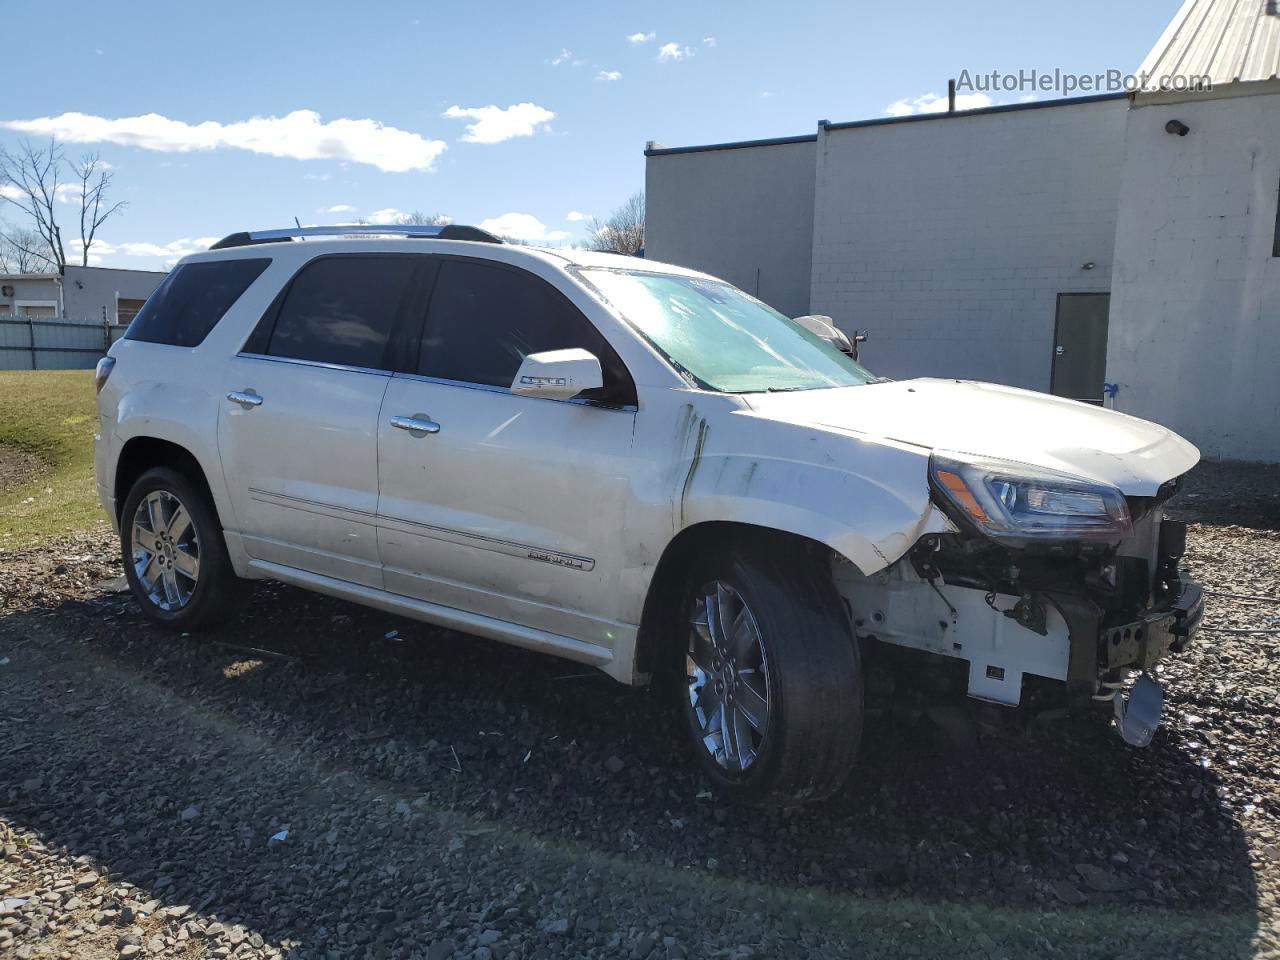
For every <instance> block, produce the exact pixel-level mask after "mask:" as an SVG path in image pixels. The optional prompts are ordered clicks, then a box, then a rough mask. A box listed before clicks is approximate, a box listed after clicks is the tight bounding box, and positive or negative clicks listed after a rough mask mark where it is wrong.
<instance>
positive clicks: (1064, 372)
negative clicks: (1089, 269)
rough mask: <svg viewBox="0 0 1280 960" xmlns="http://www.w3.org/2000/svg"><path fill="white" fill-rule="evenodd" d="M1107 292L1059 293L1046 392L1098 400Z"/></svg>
mask: <svg viewBox="0 0 1280 960" xmlns="http://www.w3.org/2000/svg"><path fill="white" fill-rule="evenodd" d="M1110 309H1111V294H1109V293H1060V294H1058V318H1057V321H1056V323H1055V324H1054V332H1053V374H1052V377H1051V379H1050V381H1049V392H1050V393H1052V394H1054V395H1055V396H1059V397H1070V398H1071V399H1072V400H1084V401H1087V402H1088V403H1098V404H1100V403H1102V382H1103V379H1104V378H1105V377H1106V375H1107V314H1108V312H1109V311H1110Z"/></svg>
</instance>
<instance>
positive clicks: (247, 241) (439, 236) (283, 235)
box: [209, 223, 502, 250]
mask: <svg viewBox="0 0 1280 960" xmlns="http://www.w3.org/2000/svg"><path fill="white" fill-rule="evenodd" d="M358 236H375V237H385V236H399V237H416V238H427V239H432V240H474V241H476V242H478V243H502V238H501V237H498V236H494V235H493V234H492V233H490V232H489V231H488V230H481V229H480V228H479V227H468V226H464V225H463V224H460V223H445V224H420V223H353V224H337V225H335V226H332V227H284V228H282V229H279V230H249V231H242V232H241V233H233V234H230V235H228V236H225V237H223V238H222V239H221V240H219V241H218V242H217V243H215V244H214V245H213V246H211V247H210V248H209V249H210V250H226V249H227V248H228V247H247V246H251V245H252V244H255V243H275V242H277V241H279V240H293V239H294V238H297V237H358Z"/></svg>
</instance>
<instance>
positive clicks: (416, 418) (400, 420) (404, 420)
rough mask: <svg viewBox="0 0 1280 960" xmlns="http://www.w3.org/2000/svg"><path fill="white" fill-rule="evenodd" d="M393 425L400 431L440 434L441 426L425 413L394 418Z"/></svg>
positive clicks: (392, 419)
mask: <svg viewBox="0 0 1280 960" xmlns="http://www.w3.org/2000/svg"><path fill="white" fill-rule="evenodd" d="M391 425H392V426H393V427H395V428H396V429H398V430H408V431H409V432H410V433H439V432H440V424H438V423H436V422H435V421H434V420H432V419H431V418H430V417H428V416H427V415H426V414H425V413H415V414H414V415H413V416H412V417H392V418H391Z"/></svg>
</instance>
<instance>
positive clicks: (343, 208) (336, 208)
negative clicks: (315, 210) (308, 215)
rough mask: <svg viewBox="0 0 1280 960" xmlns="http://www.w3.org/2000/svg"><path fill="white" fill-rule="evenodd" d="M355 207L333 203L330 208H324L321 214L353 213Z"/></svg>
mask: <svg viewBox="0 0 1280 960" xmlns="http://www.w3.org/2000/svg"><path fill="white" fill-rule="evenodd" d="M355 209H356V208H355V207H353V206H352V205H351V204H349V203H335V204H334V205H333V206H332V207H325V208H324V209H323V210H321V211H320V212H321V213H354V212H355Z"/></svg>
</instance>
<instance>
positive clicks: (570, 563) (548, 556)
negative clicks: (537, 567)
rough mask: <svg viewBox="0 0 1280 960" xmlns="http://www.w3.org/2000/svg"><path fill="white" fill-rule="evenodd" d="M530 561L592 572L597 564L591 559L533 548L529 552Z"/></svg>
mask: <svg viewBox="0 0 1280 960" xmlns="http://www.w3.org/2000/svg"><path fill="white" fill-rule="evenodd" d="M529 559H530V560H541V561H542V562H543V563H554V564H555V565H556V566H557V567H569V568H571V569H573V570H590V569H591V568H592V567H594V566H595V565H596V562H595V561H594V560H592V559H591V558H590V557H575V556H573V555H572V554H568V553H551V552H550V551H549V550H539V549H537V548H536V547H533V548H531V549H530V550H529Z"/></svg>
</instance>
